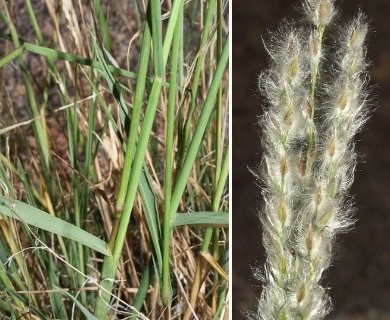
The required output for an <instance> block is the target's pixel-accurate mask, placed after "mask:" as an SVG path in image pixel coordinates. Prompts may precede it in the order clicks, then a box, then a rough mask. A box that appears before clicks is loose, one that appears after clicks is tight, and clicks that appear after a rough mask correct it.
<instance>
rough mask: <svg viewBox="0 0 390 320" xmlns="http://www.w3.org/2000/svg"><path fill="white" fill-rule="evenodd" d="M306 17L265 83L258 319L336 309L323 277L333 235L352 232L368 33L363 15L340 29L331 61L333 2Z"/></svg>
mask: <svg viewBox="0 0 390 320" xmlns="http://www.w3.org/2000/svg"><path fill="white" fill-rule="evenodd" d="M303 8H304V13H305V15H306V17H307V18H308V20H309V25H308V26H304V27H302V28H297V27H295V25H294V27H292V26H290V25H288V26H284V27H282V28H281V29H280V30H279V31H278V32H277V33H272V34H271V36H270V40H269V43H267V44H266V49H267V51H268V53H269V56H270V58H271V63H270V67H269V69H268V70H267V71H265V72H263V73H262V74H261V76H260V78H259V83H260V89H261V91H262V93H263V94H264V96H265V97H266V99H267V101H268V108H267V109H266V111H265V112H264V115H263V116H262V118H261V121H260V123H261V126H262V129H263V130H262V132H263V150H264V156H263V161H262V164H261V172H260V174H259V178H260V179H261V181H262V185H263V199H264V206H263V212H262V213H261V221H262V225H263V243H264V246H265V249H266V253H267V261H266V264H265V268H264V270H262V271H259V272H258V274H257V276H259V278H260V279H261V280H263V281H264V287H263V292H262V295H261V298H260V301H259V305H258V310H257V312H256V313H254V314H252V315H250V317H251V318H253V319H265V320H269V319H305V320H307V319H322V318H324V317H325V316H326V315H327V314H328V313H329V311H330V309H331V302H330V298H329V296H328V294H327V290H326V288H324V287H323V286H322V285H321V278H322V274H323V271H324V270H325V269H326V268H328V267H329V265H330V262H331V250H332V243H333V241H334V237H335V235H336V234H337V232H339V231H341V230H346V229H348V227H350V226H351V224H352V220H351V213H352V206H351V203H350V202H351V201H350V198H349V197H348V195H347V192H348V190H349V188H350V186H351V183H352V181H353V173H354V169H355V164H356V155H355V150H354V140H353V138H354V136H355V134H356V133H357V132H358V131H359V129H360V128H361V126H362V124H363V123H364V122H365V121H366V120H367V108H366V105H367V94H366V91H367V90H366V89H365V87H366V81H367V75H366V73H365V68H366V60H365V55H366V50H365V46H364V44H365V37H366V34H367V25H366V23H365V18H364V16H363V14H361V13H359V14H358V16H357V17H356V18H355V19H354V20H353V21H352V22H350V23H349V24H348V25H347V26H346V27H345V28H340V30H343V31H342V32H341V36H340V39H339V41H338V42H337V49H336V50H335V53H333V52H330V50H329V52H326V51H327V50H325V49H324V45H323V39H324V38H326V36H327V31H328V26H329V24H330V23H332V20H333V18H334V16H335V7H334V1H332V0H307V1H305V2H304V3H303ZM326 71H329V74H330V75H329V76H327V75H326Z"/></svg>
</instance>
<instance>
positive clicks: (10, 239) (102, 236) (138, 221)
mask: <svg viewBox="0 0 390 320" xmlns="http://www.w3.org/2000/svg"><path fill="white" fill-rule="evenodd" d="M22 6H23V9H25V10H21V11H18V9H20V8H18V9H17V8H16V7H14V5H13V4H12V3H8V2H3V3H2V4H1V10H0V19H1V21H2V23H3V30H5V31H4V32H2V33H1V34H0V36H1V38H2V39H1V42H2V43H3V44H4V46H2V47H3V48H4V50H3V51H2V52H1V57H2V58H1V59H0V67H2V69H1V70H2V73H1V79H0V81H1V83H2V84H3V85H2V100H1V106H2V109H1V116H2V117H1V122H0V123H1V128H0V151H1V154H0V186H1V190H2V195H0V214H1V215H2V218H3V220H1V221H0V222H1V223H0V226H1V232H0V246H1V247H2V248H3V250H2V252H1V254H0V259H1V263H0V288H1V295H0V314H1V316H7V317H12V318H22V319H51V318H57V319H68V318H72V319H73V318H74V319H84V318H87V319H105V318H115V317H117V316H121V317H133V318H140V319H148V318H150V319H156V318H165V319H171V318H183V319H189V318H190V317H195V318H196V317H197V318H199V319H205V318H212V317H214V318H222V317H224V316H225V315H227V313H228V306H227V290H228V285H227V283H228V259H229V246H228V233H227V230H228V224H229V218H228V213H227V212H228V210H229V203H228V198H227V194H228V190H227V186H226V185H227V184H226V181H227V177H228V168H229V166H228V164H229V146H228V145H229V142H228V139H227V135H226V134H227V123H228V117H229V112H228V110H229V109H228V105H229V101H228V92H229V87H228V82H227V69H226V68H227V63H228V53H229V36H228V21H227V20H228V19H227V17H228V13H227V10H226V8H227V6H226V3H225V2H224V1H222V0H210V1H207V2H199V1H192V2H188V3H185V2H184V1H181V0H180V1H179V0H178V1H173V2H171V1H163V2H160V1H157V0H150V1H148V2H142V3H140V2H137V1H133V2H130V3H129V4H128V6H129V7H128V8H124V7H123V4H121V3H120V2H115V3H114V4H112V5H111V7H107V6H104V5H103V4H102V3H101V2H100V1H99V0H94V1H91V3H90V5H89V6H86V5H83V4H82V3H81V2H80V3H79V4H77V5H76V4H74V3H73V2H70V1H63V2H62V3H59V4H53V3H52V2H50V1H47V2H46V3H42V4H40V5H39V6H38V5H37V6H36V7H35V5H32V4H31V3H30V1H29V0H26V2H25V4H23V5H22ZM23 12H25V14H26V16H23ZM26 25H28V27H27V29H28V30H29V31H26ZM120 26H125V27H127V28H128V34H125V35H123V34H122V33H120V32H119V31H121V32H123V28H121V27H120ZM123 39H126V41H127V43H125V44H124V43H123ZM126 45H128V47H127V48H126ZM118 52H119V54H118ZM121 52H127V56H125V55H124V54H120V53H121ZM126 62H127V65H129V66H130V68H129V69H126V68H124V67H123V66H124V65H126ZM201 288H202V290H201Z"/></svg>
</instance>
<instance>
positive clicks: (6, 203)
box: [0, 196, 111, 256]
mask: <svg viewBox="0 0 390 320" xmlns="http://www.w3.org/2000/svg"><path fill="white" fill-rule="evenodd" d="M11 207H12V209H11ZM0 213H2V214H5V215H6V216H8V217H11V218H14V219H16V220H19V221H23V222H25V223H27V224H30V225H32V226H34V227H38V228H40V229H43V230H46V231H49V232H51V233H54V234H58V235H60V236H63V237H66V238H68V239H71V240H74V241H77V242H80V243H82V244H83V245H85V246H87V247H89V248H91V249H93V250H96V251H97V252H100V253H102V254H104V255H106V256H109V255H111V253H110V252H109V251H108V248H107V243H106V242H104V241H103V240H102V239H99V238H98V237H96V236H94V235H92V234H90V233H88V232H87V231H85V230H83V229H80V228H78V227H76V226H74V225H72V224H70V223H68V222H66V221H64V220H61V219H59V218H56V217H53V216H51V215H50V214H48V213H47V212H44V211H42V210H40V209H37V208H35V207H33V206H30V205H28V204H27V203H24V202H21V201H17V200H11V199H9V198H6V197H3V196H0Z"/></svg>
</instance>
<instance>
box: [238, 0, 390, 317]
mask: <svg viewBox="0 0 390 320" xmlns="http://www.w3.org/2000/svg"><path fill="white" fill-rule="evenodd" d="M336 6H337V7H338V9H339V17H338V18H337V20H336V21H335V22H334V23H335V24H339V23H340V22H341V24H342V23H343V21H344V22H345V21H346V20H350V19H351V18H352V17H353V16H354V14H356V13H357V11H358V9H359V8H361V9H362V11H363V12H364V13H365V14H366V15H367V16H368V18H369V20H370V33H369V42H368V45H369V46H368V54H369V59H370V61H371V64H372V65H371V66H370V68H369V72H370V77H371V88H370V89H371V91H372V97H373V107H375V108H377V110H376V111H375V113H374V114H373V115H372V117H371V119H370V120H369V122H368V123H367V124H366V126H365V130H364V131H363V133H362V134H359V136H358V140H359V141H358V147H357V149H358V151H359V154H360V158H359V164H358V166H357V171H356V175H355V182H354V185H353V187H352V193H353V194H354V195H355V196H356V201H355V202H356V207H357V209H358V210H357V212H356V218H358V221H357V223H356V225H355V228H354V230H353V231H352V232H350V233H348V234H343V235H340V236H339V237H338V239H337V244H336V245H335V247H334V252H335V258H334V261H333V266H332V267H331V268H330V269H329V270H328V271H327V272H326V273H325V280H324V281H323V284H324V285H325V286H327V287H329V288H330V295H331V297H332V301H333V304H334V309H335V310H334V311H333V312H332V313H331V314H330V315H329V319H390V173H389V172H390V157H389V152H390V1H389V0H371V1H364V0H358V1H347V0H345V1H343V2H340V1H336ZM294 7H295V9H294ZM298 7H300V1H298V0H296V1H290V0H269V1H265V0H257V1H256V0H245V1H239V0H234V1H233V73H232V76H233V172H232V176H233V211H232V212H233V278H232V280H233V302H232V307H233V319H244V316H243V314H242V313H243V312H244V311H245V310H248V309H249V310H254V308H255V306H256V299H257V297H259V295H260V292H261V283H259V282H258V281H257V280H255V279H253V277H252V274H251V266H252V267H256V266H261V265H262V264H263V263H264V250H263V248H262V242H261V227H260V223H259V221H258V218H257V209H256V206H257V202H258V200H257V199H258V197H260V190H259V188H258V187H257V186H256V185H255V180H254V177H253V176H252V174H251V173H250V172H249V170H248V168H252V169H255V168H256V165H257V164H258V163H259V161H260V158H261V149H260V147H259V143H260V132H259V128H258V125H257V117H258V116H259V115H260V114H261V112H262V105H263V101H262V98H261V97H260V95H259V93H258V90H257V77H258V74H259V73H260V71H261V70H262V69H264V67H265V66H266V62H267V60H266V52H265V50H264V48H263V44H262V40H261V39H262V38H261V37H262V36H266V32H267V30H275V29H276V28H277V27H278V25H279V23H280V21H281V20H282V19H283V18H286V19H288V20H290V19H294V20H297V19H301V18H302V15H301V14H300V13H299V12H298V10H296V8H298ZM332 31H333V32H334V31H336V32H337V28H336V29H335V28H334V29H333V30H332ZM347 316H348V317H347Z"/></svg>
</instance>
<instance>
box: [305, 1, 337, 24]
mask: <svg viewBox="0 0 390 320" xmlns="http://www.w3.org/2000/svg"><path fill="white" fill-rule="evenodd" d="M333 2H334V0H306V1H305V3H304V8H305V11H306V14H307V16H308V17H309V19H310V20H311V21H312V22H313V24H314V25H315V26H316V27H325V26H326V25H328V24H329V23H330V22H331V20H332V18H333V17H334V15H335V8H334V4H333Z"/></svg>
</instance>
